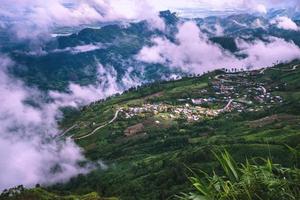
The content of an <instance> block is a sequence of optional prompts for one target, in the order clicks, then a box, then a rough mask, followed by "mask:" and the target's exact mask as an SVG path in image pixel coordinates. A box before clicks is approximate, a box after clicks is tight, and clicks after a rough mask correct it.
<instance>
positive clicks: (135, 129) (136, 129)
mask: <svg viewBox="0 0 300 200" xmlns="http://www.w3.org/2000/svg"><path fill="white" fill-rule="evenodd" d="M144 129H145V127H144V125H143V124H142V123H139V124H136V125H133V126H130V127H128V128H127V129H126V130H125V131H124V135H125V136H126V137H131V136H135V135H137V134H140V133H142V132H144Z"/></svg>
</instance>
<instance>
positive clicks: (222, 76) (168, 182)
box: [51, 61, 300, 199]
mask: <svg viewBox="0 0 300 200" xmlns="http://www.w3.org/2000/svg"><path fill="white" fill-rule="evenodd" d="M299 66H300V62H299V61H295V62H292V63H289V64H285V65H283V64H280V65H278V66H275V67H272V68H267V69H261V70H257V71H245V72H244V71H240V72H238V71H237V70H236V69H232V70H231V71H230V72H228V71H227V72H225V71H222V70H217V71H214V72H210V73H208V74H205V75H203V76H200V77H186V78H182V79H180V80H174V81H164V82H157V83H154V84H150V85H146V86H141V87H139V88H132V89H130V90H128V91H126V92H124V94H122V95H116V96H113V97H111V98H109V99H107V100H106V101H99V102H94V103H92V104H91V105H89V106H85V107H83V108H82V109H81V111H80V112H79V113H74V115H71V116H68V117H67V118H65V119H64V120H63V121H62V122H61V124H60V126H61V129H62V130H67V131H65V132H64V135H63V137H72V138H73V139H74V140H75V141H76V143H77V144H78V145H80V146H81V147H82V148H83V149H84V152H85V155H86V156H87V157H88V158H89V159H91V160H94V161H98V160H99V159H100V160H102V161H103V162H105V164H106V165H107V166H108V168H107V169H106V170H101V169H99V170H95V171H93V172H91V173H90V174H88V175H87V176H82V175H81V176H79V177H77V178H73V179H72V180H71V181H70V182H69V183H67V184H57V185H55V186H53V187H51V190H54V191H72V192H75V193H77V192H80V191H97V192H98V193H99V194H101V195H103V196H119V197H120V198H121V199H167V198H169V197H172V195H175V194H178V192H179V191H189V190H190V186H189V185H190V184H189V181H188V180H187V177H186V174H187V173H188V169H187V167H189V168H191V169H202V170H205V171H210V170H211V169H212V168H215V167H216V166H217V164H216V162H215V160H214V156H213V154H212V152H211V151H212V150H218V149H220V148H221V149H222V148H225V149H227V150H228V151H229V152H230V153H231V154H232V156H233V157H234V158H235V159H236V160H237V161H238V162H243V161H244V160H245V158H253V157H262V158H267V157H269V158H271V159H272V160H273V161H274V162H275V163H280V164H282V165H283V166H292V165H293V162H292V160H293V159H292V155H291V154H290V153H289V149H288V148H287V145H288V146H290V147H292V148H295V149H297V150H299V148H300V146H299V142H300V141H299V138H300V137H299V131H298V130H299V123H300V113H299V110H300V108H299V100H300V96H299V91H300V84H299V83H300V68H299ZM99 116H101V117H99Z"/></svg>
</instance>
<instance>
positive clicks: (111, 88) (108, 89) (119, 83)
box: [49, 61, 141, 107]
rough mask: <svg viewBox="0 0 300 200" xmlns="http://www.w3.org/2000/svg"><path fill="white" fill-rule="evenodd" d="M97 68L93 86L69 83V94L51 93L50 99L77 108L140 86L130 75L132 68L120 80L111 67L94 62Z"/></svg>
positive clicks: (59, 104) (61, 105)
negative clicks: (95, 81) (95, 80)
mask: <svg viewBox="0 0 300 200" xmlns="http://www.w3.org/2000/svg"><path fill="white" fill-rule="evenodd" d="M96 65H97V67H98V74H97V79H98V82H97V84H95V85H89V86H80V85H77V84H74V83H71V84H70V86H69V91H70V92H69V93H62V92H56V91H51V92H50V93H49V95H50V97H51V98H52V99H54V100H55V103H56V104H57V105H58V106H60V107H63V106H73V107H78V106H82V105H87V104H89V103H91V102H94V101H97V100H99V99H105V98H107V97H109V96H111V95H114V94H116V93H122V92H123V91H124V90H126V89H129V88H131V87H135V86H137V85H140V84H141V80H139V79H138V78H136V77H134V76H132V75H131V72H132V68H130V67H129V68H128V70H127V71H126V73H125V74H124V75H123V76H122V79H121V80H117V77H118V74H117V72H116V70H115V69H114V68H113V67H110V66H108V67H104V66H103V65H102V64H101V63H100V62H98V61H96Z"/></svg>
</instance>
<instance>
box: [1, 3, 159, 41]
mask: <svg viewBox="0 0 300 200" xmlns="http://www.w3.org/2000/svg"><path fill="white" fill-rule="evenodd" d="M133 19H140V20H149V24H150V25H151V26H152V27H154V28H158V29H163V28H164V23H163V21H162V20H161V19H160V18H159V17H158V13H157V12H156V11H154V10H153V9H152V7H151V6H150V5H149V4H148V3H147V1H138V0H133V1H130V0H109V1H108V0H86V1H81V0H51V1H44V0H2V1H1V7H0V21H1V26H4V27H6V28H9V29H10V30H11V31H12V32H13V33H15V35H16V36H17V38H20V39H28V38H29V39H37V38H39V39H43V38H45V36H46V35H50V34H51V30H53V29H54V28H58V27H72V26H78V25H84V24H92V23H98V22H109V21H116V20H133ZM46 38H48V37H46Z"/></svg>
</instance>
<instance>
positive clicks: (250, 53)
mask: <svg viewBox="0 0 300 200" xmlns="http://www.w3.org/2000/svg"><path fill="white" fill-rule="evenodd" d="M178 29H179V31H178V33H177V35H176V42H175V43H174V42H171V41H170V40H168V39H166V38H161V37H156V38H153V40H152V42H153V45H152V46H145V47H144V48H143V49H142V50H141V51H140V52H139V54H138V55H137V56H136V58H137V59H138V60H140V61H143V62H146V63H161V64H164V65H166V66H171V67H177V68H181V69H183V70H184V71H187V72H190V71H192V72H195V73H203V72H206V71H208V70H209V71H210V70H214V69H218V68H223V67H225V68H249V67H251V68H259V67H266V66H272V65H273V64H274V63H276V62H287V61H291V60H293V59H296V58H300V49H299V47H297V46H296V45H295V44H294V43H292V42H287V41H285V40H283V39H280V38H275V37H269V38H266V40H268V42H263V41H260V40H257V41H254V42H245V41H244V40H241V39H239V40H237V46H238V48H239V49H240V51H239V52H238V54H241V55H246V58H240V57H237V56H235V55H234V54H232V53H230V52H229V51H226V50H224V49H223V48H221V47H220V46H219V45H217V44H214V43H212V42H210V41H209V39H208V37H207V36H206V35H205V34H204V33H202V32H201V31H200V30H199V28H198V27H197V25H196V24H195V23H194V22H185V23H183V24H181V25H179V27H178Z"/></svg>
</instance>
